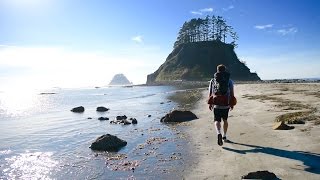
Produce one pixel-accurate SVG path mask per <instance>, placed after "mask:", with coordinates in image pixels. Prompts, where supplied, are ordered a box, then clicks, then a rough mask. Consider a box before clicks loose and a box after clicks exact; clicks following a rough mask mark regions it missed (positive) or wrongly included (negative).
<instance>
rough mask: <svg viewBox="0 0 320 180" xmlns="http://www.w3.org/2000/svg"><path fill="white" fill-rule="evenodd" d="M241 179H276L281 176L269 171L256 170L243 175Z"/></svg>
mask: <svg viewBox="0 0 320 180" xmlns="http://www.w3.org/2000/svg"><path fill="white" fill-rule="evenodd" d="M241 179H261V180H276V179H279V178H278V177H277V176H276V175H275V174H274V173H272V172H269V171H256V172H250V173H249V174H247V175H244V176H242V177H241Z"/></svg>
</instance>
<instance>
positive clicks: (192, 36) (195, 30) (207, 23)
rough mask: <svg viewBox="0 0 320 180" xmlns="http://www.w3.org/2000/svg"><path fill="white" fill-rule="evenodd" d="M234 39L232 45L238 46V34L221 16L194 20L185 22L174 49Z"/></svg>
mask: <svg viewBox="0 0 320 180" xmlns="http://www.w3.org/2000/svg"><path fill="white" fill-rule="evenodd" d="M228 38H229V39H232V41H231V42H230V44H232V45H233V46H234V47H236V46H237V44H236V41H237V40H238V35H237V33H236V32H235V31H234V30H233V28H232V27H231V26H230V25H228V24H227V21H226V20H225V19H223V17H221V16H217V17H216V16H214V15H213V16H212V17H210V16H207V17H206V18H205V19H201V18H198V19H196V18H194V19H191V20H190V21H187V22H185V23H184V24H183V25H182V27H181V28H180V30H179V33H178V37H177V40H176V42H175V43H174V48H176V47H178V46H179V45H181V44H185V43H190V42H202V41H223V42H224V43H226V40H227V39H228Z"/></svg>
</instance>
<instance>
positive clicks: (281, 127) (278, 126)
mask: <svg viewBox="0 0 320 180" xmlns="http://www.w3.org/2000/svg"><path fill="white" fill-rule="evenodd" d="M272 129H273V130H290V129H294V126H288V125H286V124H285V123H284V122H282V121H281V122H276V123H275V124H274V125H273V126H272Z"/></svg>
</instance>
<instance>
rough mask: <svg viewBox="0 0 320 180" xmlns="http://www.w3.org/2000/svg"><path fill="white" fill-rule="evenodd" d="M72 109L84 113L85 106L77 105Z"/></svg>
mask: <svg viewBox="0 0 320 180" xmlns="http://www.w3.org/2000/svg"><path fill="white" fill-rule="evenodd" d="M71 111H72V112H76V113H82V112H84V107H83V106H79V107H75V108H73V109H71Z"/></svg>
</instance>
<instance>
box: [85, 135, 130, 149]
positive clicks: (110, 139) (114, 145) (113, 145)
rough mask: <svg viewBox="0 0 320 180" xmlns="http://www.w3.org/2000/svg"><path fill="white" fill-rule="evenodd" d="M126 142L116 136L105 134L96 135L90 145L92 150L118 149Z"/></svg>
mask: <svg viewBox="0 0 320 180" xmlns="http://www.w3.org/2000/svg"><path fill="white" fill-rule="evenodd" d="M126 145H127V142H126V141H124V140H122V139H119V138H118V137H117V136H113V135H111V134H105V135H102V136H100V137H98V138H97V139H96V140H95V141H94V142H93V143H92V144H91V146H90V148H91V149H92V150H97V151H118V150H120V149H121V148H122V147H124V146H126Z"/></svg>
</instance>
